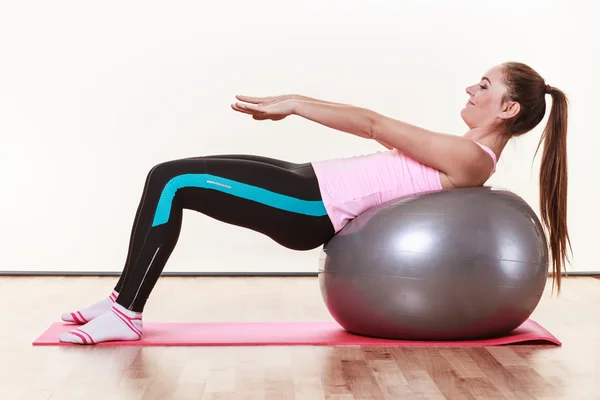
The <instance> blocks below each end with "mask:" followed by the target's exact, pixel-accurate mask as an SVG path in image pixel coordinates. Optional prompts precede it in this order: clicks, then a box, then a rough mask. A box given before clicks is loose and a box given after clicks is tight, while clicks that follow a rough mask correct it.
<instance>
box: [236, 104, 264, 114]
mask: <svg viewBox="0 0 600 400" xmlns="http://www.w3.org/2000/svg"><path fill="white" fill-rule="evenodd" d="M231 108H233V109H234V110H235V111H239V112H241V113H244V114H255V113H257V112H259V111H258V110H256V109H255V108H254V106H251V105H249V104H242V103H234V104H232V105H231Z"/></svg>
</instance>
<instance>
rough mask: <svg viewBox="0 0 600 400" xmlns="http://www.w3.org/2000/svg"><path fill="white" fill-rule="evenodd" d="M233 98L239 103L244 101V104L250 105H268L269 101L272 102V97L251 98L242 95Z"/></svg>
mask: <svg viewBox="0 0 600 400" xmlns="http://www.w3.org/2000/svg"><path fill="white" fill-rule="evenodd" d="M235 98H236V99H238V100H240V101H244V102H246V103H252V104H260V103H268V102H270V101H273V99H274V97H252V96H243V95H236V96H235Z"/></svg>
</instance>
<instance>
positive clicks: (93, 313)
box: [60, 290, 119, 324]
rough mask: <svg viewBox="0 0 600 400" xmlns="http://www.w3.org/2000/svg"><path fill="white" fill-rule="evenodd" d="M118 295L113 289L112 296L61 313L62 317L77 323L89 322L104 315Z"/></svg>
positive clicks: (66, 320) (64, 319)
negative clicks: (79, 308)
mask: <svg viewBox="0 0 600 400" xmlns="http://www.w3.org/2000/svg"><path fill="white" fill-rule="evenodd" d="M118 296H119V293H117V292H116V291H114V290H113V292H112V293H111V294H110V296H108V297H107V298H105V299H104V300H100V301H99V302H97V303H95V304H92V305H91V306H89V307H87V308H84V309H82V310H79V311H75V312H70V313H64V314H63V315H61V317H60V319H62V320H63V321H65V322H74V323H76V324H85V323H88V322H90V321H91V320H93V319H94V318H96V317H98V316H99V315H102V314H104V313H105V312H106V311H108V310H110V308H111V307H112V306H113V304H114V303H115V301H116V300H117V297H118Z"/></svg>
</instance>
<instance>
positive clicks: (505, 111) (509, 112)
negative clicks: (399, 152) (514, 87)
mask: <svg viewBox="0 0 600 400" xmlns="http://www.w3.org/2000/svg"><path fill="white" fill-rule="evenodd" d="M519 111H521V105H520V104H519V103H517V102H516V101H507V102H505V103H504V105H503V108H502V111H501V112H500V114H499V115H498V117H500V119H511V118H514V117H516V116H517V115H518V114H519Z"/></svg>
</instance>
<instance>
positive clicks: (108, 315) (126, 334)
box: [58, 303, 142, 344]
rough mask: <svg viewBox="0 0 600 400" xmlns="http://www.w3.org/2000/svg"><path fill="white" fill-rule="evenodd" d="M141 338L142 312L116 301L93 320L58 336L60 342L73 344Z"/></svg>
mask: <svg viewBox="0 0 600 400" xmlns="http://www.w3.org/2000/svg"><path fill="white" fill-rule="evenodd" d="M141 338H142V313H138V312H135V311H130V310H128V309H126V308H125V307H123V306H121V305H120V304H116V303H115V304H114V305H113V306H112V307H111V308H110V309H109V310H108V311H106V312H104V313H103V314H101V315H99V316H98V317H96V318H94V320H93V321H90V322H88V323H87V324H85V325H83V326H80V327H79V328H77V329H73V330H71V331H69V332H65V333H63V334H61V335H60V336H59V337H58V339H59V340H60V341H61V342H65V343H75V344H96V343H101V342H108V341H115V340H118V341H122V340H140V339H141Z"/></svg>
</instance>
